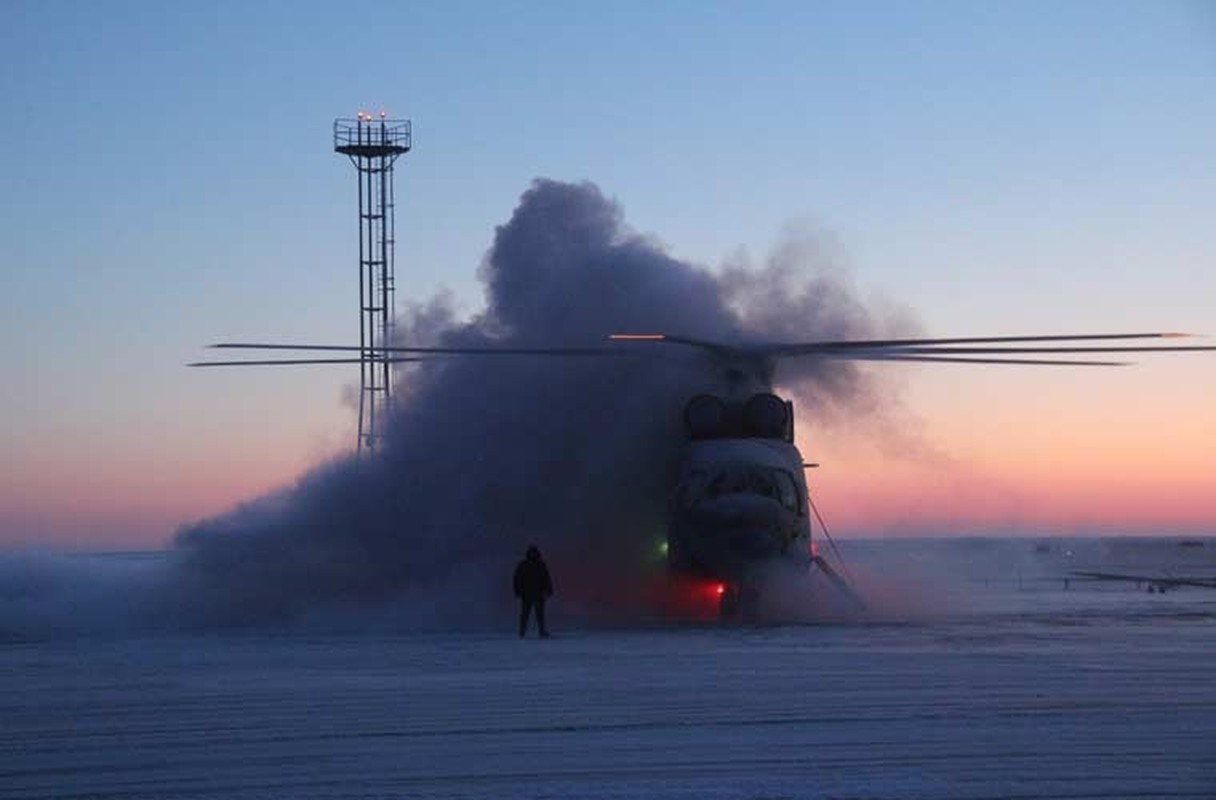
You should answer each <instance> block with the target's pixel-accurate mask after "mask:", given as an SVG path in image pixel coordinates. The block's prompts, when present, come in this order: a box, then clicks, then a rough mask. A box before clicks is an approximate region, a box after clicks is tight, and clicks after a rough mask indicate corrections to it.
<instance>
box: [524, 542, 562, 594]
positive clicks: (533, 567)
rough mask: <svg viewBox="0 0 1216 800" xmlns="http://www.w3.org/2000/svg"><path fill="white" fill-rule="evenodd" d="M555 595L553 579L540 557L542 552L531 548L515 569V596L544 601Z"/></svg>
mask: <svg viewBox="0 0 1216 800" xmlns="http://www.w3.org/2000/svg"><path fill="white" fill-rule="evenodd" d="M552 594H553V579H552V578H550V577H549V568H548V567H546V566H545V562H544V560H543V559H542V558H541V557H540V550H538V549H536V548H535V547H529V548H528V552H527V554H526V556H525V557H524V560H523V561H520V562H519V566H517V567H516V568H515V596H516V597H519V598H522V599H524V600H532V601H536V600H544V599H545V598H547V597H549V596H550V595H552Z"/></svg>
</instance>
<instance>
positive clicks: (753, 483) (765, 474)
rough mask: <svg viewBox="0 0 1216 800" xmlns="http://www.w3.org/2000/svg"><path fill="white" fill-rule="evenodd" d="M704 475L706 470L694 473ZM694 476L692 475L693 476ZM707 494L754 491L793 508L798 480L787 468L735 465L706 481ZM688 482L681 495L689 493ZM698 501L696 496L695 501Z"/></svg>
mask: <svg viewBox="0 0 1216 800" xmlns="http://www.w3.org/2000/svg"><path fill="white" fill-rule="evenodd" d="M694 474H695V475H702V476H704V474H703V473H694ZM690 477H691V476H690ZM704 486H705V496H706V497H708V498H711V499H712V498H715V497H722V496H723V495H729V494H754V495H760V496H761V497H767V498H770V499H772V500H776V501H777V502H778V503H780V504H781V505H782V506H784V507H785V508H788V509H789V510H790V511H798V510H799V509H800V505H799V502H798V484H797V483H796V482H795V481H794V478H793V477H792V476H791V475H790V474H789V473H788V472H786V471H785V470H782V469H774V468H771V467H760V466H733V467H726V468H724V469H721V470H719V471H717V472H715V473H714V474H713V475H712V476H710V477H709V479H708V482H707V483H705V484H704ZM686 492H687V483H686V484H685V488H684V489H681V496H682V497H683V496H687V494H686ZM692 502H695V499H694V500H693V501H692Z"/></svg>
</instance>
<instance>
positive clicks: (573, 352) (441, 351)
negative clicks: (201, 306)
mask: <svg viewBox="0 0 1216 800" xmlns="http://www.w3.org/2000/svg"><path fill="white" fill-rule="evenodd" d="M208 347H212V348H216V349H224V350H319V351H336V352H342V353H358V352H361V351H363V350H368V351H371V352H373V353H418V354H419V355H479V356H622V355H633V354H632V353H627V352H625V351H623V350H620V349H618V348H615V347H396V346H390V347H380V346H376V347H370V346H369V347H360V346H359V345H347V344H268V343H255V342H220V343H218V344H212V345H208Z"/></svg>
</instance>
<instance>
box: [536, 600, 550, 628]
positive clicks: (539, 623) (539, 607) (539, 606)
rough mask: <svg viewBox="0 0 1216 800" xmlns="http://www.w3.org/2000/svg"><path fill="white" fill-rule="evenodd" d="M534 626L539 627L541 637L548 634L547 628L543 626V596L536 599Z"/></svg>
mask: <svg viewBox="0 0 1216 800" xmlns="http://www.w3.org/2000/svg"><path fill="white" fill-rule="evenodd" d="M536 627H538V628H540V635H541V636H542V637H546V638H547V637H548V636H549V629H548V628H547V627H545V598H543V597H542V598H541V599H539V600H537V601H536Z"/></svg>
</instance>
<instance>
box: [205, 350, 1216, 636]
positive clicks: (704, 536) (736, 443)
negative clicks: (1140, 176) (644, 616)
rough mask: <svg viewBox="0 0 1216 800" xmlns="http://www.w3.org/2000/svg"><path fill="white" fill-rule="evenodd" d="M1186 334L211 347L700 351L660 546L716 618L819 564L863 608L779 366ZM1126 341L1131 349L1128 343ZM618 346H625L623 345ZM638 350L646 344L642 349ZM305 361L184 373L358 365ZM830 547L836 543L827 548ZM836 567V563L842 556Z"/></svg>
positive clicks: (970, 360)
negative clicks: (837, 546) (812, 479)
mask: <svg viewBox="0 0 1216 800" xmlns="http://www.w3.org/2000/svg"><path fill="white" fill-rule="evenodd" d="M1189 336H1191V334H1185V333H1172V332H1167V333H1160V332H1150V333H1099V334H1070V335H1029V336H985V337H953V338H900V339H865V340H837V341H813V342H749V343H738V344H728V343H722V342H711V341H705V340H701V339H694V338H689V337H685V336H680V335H673V334H666V333H613V334H610V335H608V336H607V340H608V341H607V343H606V344H605V345H604V346H602V347H518V346H509V347H406V346H381V345H377V346H375V347H374V348H368V347H360V346H355V345H296V344H272V343H248V342H224V343H219V344H214V345H211V347H213V348H218V349H231V350H245V351H263V352H265V351H292V352H312V353H326V354H350V353H355V354H358V355H360V356H362V355H364V354H366V353H367V352H368V351H370V352H371V355H372V357H373V358H375V359H377V360H380V361H384V362H387V363H399V362H413V361H420V360H429V359H433V358H446V357H464V356H470V357H493V356H534V357H554V356H561V357H581V356H598V355H611V356H618V357H619V356H622V355H637V356H646V357H662V355H663V348H665V347H683V348H691V349H694V350H696V351H699V352H700V353H701V354H703V355H704V356H705V357H707V358H709V359H710V360H711V362H712V363H713V365H714V366H715V367H716V368H717V369H719V370H720V372H721V376H722V379H723V380H722V381H721V386H722V387H724V390H723V391H722V393H721V394H697V395H694V396H692V397H691V398H689V399H688V400H687V401H686V403H685V404H684V408H683V415H682V417H683V424H684V436H685V441H684V445H683V449H682V456H681V458H680V461H679V465H678V467H677V468H676V470H675V473H674V475H673V476H672V479H671V482H670V491H669V497H668V510H667V515H666V520H665V533H664V537H665V538H664V542H663V545H662V551H663V554H664V558H665V560H666V566H667V571H668V574H669V575H670V576H671V577H672V578H676V579H683V580H691V581H695V582H697V583H698V585H700V586H707V587H708V588H709V592H710V593H711V594H712V595H714V596H715V597H716V600H717V604H718V613H719V615H720V616H721V617H722V618H731V617H735V616H739V615H748V614H750V613H751V611H752V610H754V609H755V608H756V606H757V604H758V602H759V598H760V596H761V593H762V591H763V588H764V584H765V581H766V579H767V577H768V576H769V575H771V571H772V569H773V568H774V567H781V568H792V569H795V570H798V571H802V572H806V571H809V570H810V569H812V568H817V569H819V570H820V571H821V572H822V573H823V574H824V575H825V576H826V577H827V578H828V579H829V580H830V581H831V582H832V584H833V585H834V586H835V587H836V588H837V589H838V590H839V591H840V593H841V594H842V595H844V596H845V597H846V598H847V599H848V600H849V601H850V602H852V603H853V604H854V605H856V606H857V607H859V608H864V607H865V602H864V599H863V598H862V597H861V596H860V595H859V594H858V593H857V592H856V590H855V588H854V587H853V586H852V585H851V583H850V581H848V580H846V578H845V577H844V576H843V575H842V574H841V572H840V571H838V570H837V569H836V568H834V567H833V566H832V564H831V563H830V562H829V561H828V560H827V559H825V558H824V557H823V556H821V555H820V554H819V552H818V548H817V547H816V544H815V542H814V541H813V537H812V524H811V522H812V518H816V519H817V521H818V522H819V527H820V529H821V530H822V531H823V532H824V534H825V535H826V536H827V538H828V540H829V542H830V541H831V539H830V535H829V534H828V533H827V527H826V525H825V524H824V523H823V520H822V517H819V515H818V511H817V509H816V508H815V505H814V501H813V498H812V497H811V494H810V492H809V491H808V486H807V480H806V475H805V471H806V470H807V469H810V468H812V467H815V466H817V465H816V464H812V463H808V462H807V461H805V460H804V458H803V455H802V453H801V451H800V450H799V448H798V446H797V445H796V444H795V436H794V433H795V431H794V420H795V415H794V404H793V402H792V401H791V400H788V399H785V398H782V397H780V396H779V395H777V394H776V393H775V392H774V372H775V368H776V365H777V363H778V362H779V361H780V360H782V359H790V358H817V359H825V360H837V361H840V360H844V361H875V362H891V361H900V362H928V363H955V364H959V363H962V364H1006V365H1028V366H1124V365H1127V364H1128V363H1130V362H1127V361H1122V360H1111V359H1112V358H1113V357H1115V356H1120V355H1128V354H1134V353H1154V352H1179V351H1216V346H1207V345H1174V344H1161V343H1157V344H1144V343H1143V342H1148V341H1153V340H1176V339H1179V338H1186V337H1189ZM1128 342H1139V343H1137V344H1128ZM622 348H624V349H622ZM647 348H650V349H649V350H648V349H647ZM360 360H361V359H360V358H355V357H347V356H339V357H324V358H321V357H313V358H281V359H278V358H276V359H263V360H238V361H202V362H194V363H192V364H189V365H188V366H192V367H219V366H249V365H285V364H317V363H359V362H360ZM833 546H834V545H833ZM836 556H837V561H838V562H840V565H841V566H842V567H843V561H842V559H840V556H839V553H837V554H836Z"/></svg>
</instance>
